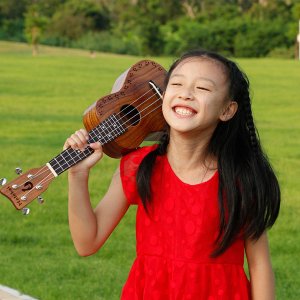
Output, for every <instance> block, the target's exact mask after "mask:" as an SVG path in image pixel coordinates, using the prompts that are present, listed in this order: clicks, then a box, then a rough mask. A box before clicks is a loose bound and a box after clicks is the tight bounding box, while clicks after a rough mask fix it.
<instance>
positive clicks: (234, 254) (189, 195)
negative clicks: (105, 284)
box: [120, 146, 250, 300]
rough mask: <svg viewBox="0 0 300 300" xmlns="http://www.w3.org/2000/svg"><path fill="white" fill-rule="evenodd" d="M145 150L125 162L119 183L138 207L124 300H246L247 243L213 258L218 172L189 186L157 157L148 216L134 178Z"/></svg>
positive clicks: (239, 243)
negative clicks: (133, 246) (206, 179)
mask: <svg viewBox="0 0 300 300" xmlns="http://www.w3.org/2000/svg"><path fill="white" fill-rule="evenodd" d="M155 147H156V146H147V147H143V148H140V149H138V150H137V151H135V152H133V153H130V154H128V155H126V156H125V157H123V158H122V160H121V167H120V168H121V180H122V184H123V189H124V193H125V195H126V197H127V200H128V201H129V203H130V204H135V205H138V208H137V216H136V252H137V257H136V259H135V261H134V263H133V266H132V268H131V271H130V273H129V276H128V279H127V281H126V283H125V285H124V287H123V290H122V295H121V299H123V300H140V299H144V300H184V299H193V300H194V299H197V300H219V299H228V300H229V299H230V300H247V299H250V284H249V281H248V279H247V277H246V274H245V272H244V268H243V264H244V240H243V239H237V240H236V241H235V242H234V243H233V244H232V245H231V246H230V248H229V249H227V251H226V252H225V253H223V254H222V255H220V256H218V257H216V258H211V257H210V254H211V252H212V251H213V249H214V241H215V239H216V237H217V235H218V228H219V210H218V172H216V173H215V174H214V175H213V176H212V178H210V179H209V180H208V181H206V182H203V183H200V184H196V185H189V184H186V183H184V182H182V181H181V180H180V179H179V178H178V177H177V176H176V174H175V173H174V172H173V170H172V168H171V166H170V164H169V162H168V159H167V157H166V156H158V157H157V159H156V163H155V166H154V172H153V175H152V180H151V189H152V194H153V200H152V204H151V206H150V207H149V208H150V209H149V214H147V213H146V212H145V210H144V208H143V205H142V203H141V200H140V198H139V196H138V192H137V188H136V182H135V175H136V172H137V168H138V166H139V164H140V162H141V160H142V159H143V158H144V156H145V155H146V154H148V153H149V152H150V151H152V150H154V148H155Z"/></svg>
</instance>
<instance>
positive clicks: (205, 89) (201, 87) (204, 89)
mask: <svg viewBox="0 0 300 300" xmlns="http://www.w3.org/2000/svg"><path fill="white" fill-rule="evenodd" d="M197 89H198V90H203V91H208V92H210V89H208V88H205V87H203V86H197Z"/></svg>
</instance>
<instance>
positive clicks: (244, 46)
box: [234, 21, 291, 57]
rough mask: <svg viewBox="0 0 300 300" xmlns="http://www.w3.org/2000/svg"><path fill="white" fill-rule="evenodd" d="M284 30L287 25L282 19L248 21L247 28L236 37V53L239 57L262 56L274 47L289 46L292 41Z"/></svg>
mask: <svg viewBox="0 0 300 300" xmlns="http://www.w3.org/2000/svg"><path fill="white" fill-rule="evenodd" d="M284 32H286V26H285V24H284V23H282V22H280V21H277V22H276V21H272V22H271V21H270V22H268V21H264V22H262V21H256V22H252V21H250V22H247V23H246V26H245V30H243V31H240V32H239V33H238V34H237V35H236V37H235V39H234V50H235V51H234V54H235V56H237V57H262V56H266V55H267V54H268V53H269V52H270V51H271V50H272V49H274V48H278V47H282V46H286V47H288V46H290V45H291V42H290V41H289V40H288V38H287V37H286V36H285V35H284V34H283V33H284Z"/></svg>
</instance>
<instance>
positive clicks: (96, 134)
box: [46, 114, 127, 177]
mask: <svg viewBox="0 0 300 300" xmlns="http://www.w3.org/2000/svg"><path fill="white" fill-rule="evenodd" d="M126 130H127V128H126V126H125V124H122V121H121V118H120V116H118V115H116V114H112V115H111V116H109V117H108V118H107V119H105V120H104V121H103V122H101V123H100V124H99V125H98V126H96V127H95V128H94V129H92V130H91V131H89V139H88V144H90V143H95V142H100V144H101V145H105V144H106V143H109V142H111V141H112V140H114V139H115V138H117V137H118V136H120V135H122V134H123V133H124V132H125V131H126ZM93 152H94V150H93V149H92V148H91V147H89V146H88V147H86V148H85V149H84V150H83V151H80V150H74V149H72V148H68V149H66V150H64V151H62V152H61V153H60V154H58V155H57V156H55V157H54V158H53V159H51V160H50V161H49V162H48V163H47V164H46V165H47V166H48V168H49V169H50V170H51V172H52V173H53V175H54V176H55V177H57V176H58V175H60V174H61V173H63V172H64V171H66V170H68V169H69V168H71V167H72V166H74V165H76V164H77V163H79V162H81V161H82V160H83V159H85V158H87V157H88V156H90V155H91V154H92V153H93Z"/></svg>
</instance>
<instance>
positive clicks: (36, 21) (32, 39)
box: [25, 2, 48, 56]
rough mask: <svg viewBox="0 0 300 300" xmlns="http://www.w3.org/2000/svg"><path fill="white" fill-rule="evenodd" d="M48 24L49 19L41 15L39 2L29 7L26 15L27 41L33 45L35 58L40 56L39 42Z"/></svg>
mask: <svg viewBox="0 0 300 300" xmlns="http://www.w3.org/2000/svg"><path fill="white" fill-rule="evenodd" d="M47 23H48V19H47V18H46V17H45V16H43V15H42V14H41V12H40V6H39V3H38V2H37V3H33V4H32V5H30V6H29V7H28V10H27V12H26V14H25V35H26V37H27V41H28V42H29V43H30V44H31V45H32V55H33V56H35V55H37V54H38V45H39V41H40V38H41V36H42V34H43V32H44V30H45V28H46V25H47Z"/></svg>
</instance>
